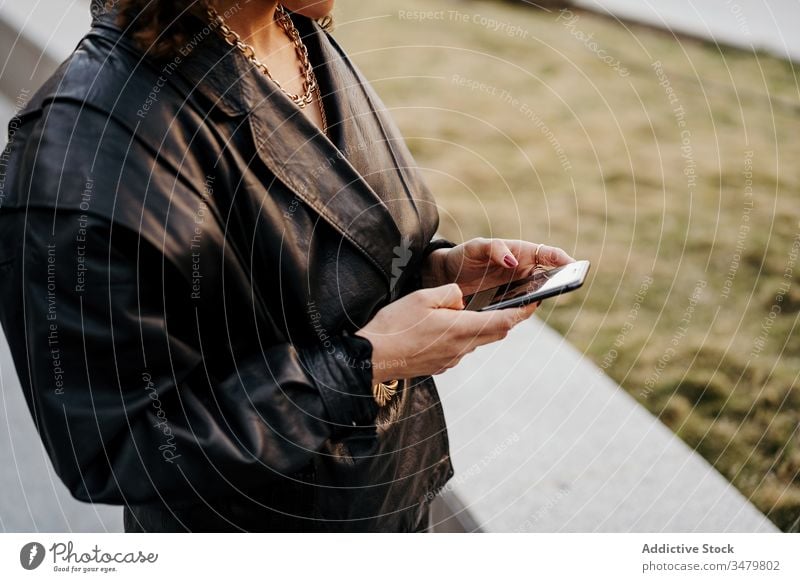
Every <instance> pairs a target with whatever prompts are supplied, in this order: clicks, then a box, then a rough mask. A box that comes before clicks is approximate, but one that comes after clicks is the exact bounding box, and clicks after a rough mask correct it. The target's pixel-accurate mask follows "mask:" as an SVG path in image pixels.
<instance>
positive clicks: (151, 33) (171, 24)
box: [92, 0, 333, 59]
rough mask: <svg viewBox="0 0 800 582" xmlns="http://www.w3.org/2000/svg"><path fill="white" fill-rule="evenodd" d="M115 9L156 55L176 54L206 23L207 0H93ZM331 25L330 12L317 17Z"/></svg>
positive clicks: (127, 31)
mask: <svg viewBox="0 0 800 582" xmlns="http://www.w3.org/2000/svg"><path fill="white" fill-rule="evenodd" d="M100 5H102V9H105V10H108V9H111V8H113V9H115V10H116V13H117V26H119V28H120V29H121V30H123V31H125V34H127V35H128V36H130V37H131V38H132V39H133V40H134V42H135V43H136V45H137V46H138V47H139V49H140V50H141V51H142V52H143V53H146V54H147V55H148V56H149V57H151V58H154V59H161V58H166V57H170V56H174V55H175V53H176V52H178V51H179V50H181V49H183V48H184V47H185V46H186V44H187V42H188V41H189V40H190V39H191V38H192V37H193V36H195V35H196V34H198V33H199V32H200V31H201V30H202V29H203V27H205V26H207V17H206V10H207V8H208V5H209V3H208V0H93V5H92V10H93V11H94V10H96V9H97V6H100ZM317 22H318V23H319V24H320V25H321V26H322V27H323V28H325V29H328V28H330V27H331V25H332V23H333V21H332V19H331V17H330V16H326V17H325V18H323V19H321V20H318V21H317Z"/></svg>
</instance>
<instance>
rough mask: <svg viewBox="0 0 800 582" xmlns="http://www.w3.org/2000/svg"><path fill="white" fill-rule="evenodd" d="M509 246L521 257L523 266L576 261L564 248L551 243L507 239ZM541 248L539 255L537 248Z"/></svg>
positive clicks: (553, 265) (552, 265) (554, 264)
mask: <svg viewBox="0 0 800 582" xmlns="http://www.w3.org/2000/svg"><path fill="white" fill-rule="evenodd" d="M504 242H505V243H506V245H507V246H508V248H510V249H511V251H512V252H513V253H514V254H515V255H516V257H517V258H518V259H519V262H520V264H521V265H522V267H535V266H537V265H544V266H546V267H559V266H561V265H566V264H569V263H573V262H575V259H573V258H572V257H571V256H569V255H568V254H567V253H566V252H565V251H564V250H563V249H560V248H558V247H553V246H550V245H545V244H542V245H540V244H539V243H532V242H528V241H524V240H505V241H504ZM537 249H539V254H538V256H537V254H536V250H537Z"/></svg>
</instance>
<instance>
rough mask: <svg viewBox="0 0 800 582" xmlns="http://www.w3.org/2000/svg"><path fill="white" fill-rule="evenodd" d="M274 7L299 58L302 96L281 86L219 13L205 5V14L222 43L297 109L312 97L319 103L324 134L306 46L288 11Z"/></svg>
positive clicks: (319, 96) (323, 116)
mask: <svg viewBox="0 0 800 582" xmlns="http://www.w3.org/2000/svg"><path fill="white" fill-rule="evenodd" d="M276 10H277V12H278V18H277V19H276V22H277V24H278V26H280V27H281V29H283V31H284V32H285V33H286V36H288V37H289V40H291V41H292V44H293V45H294V50H295V53H296V54H297V58H298V59H300V66H301V68H302V70H303V94H302V95H299V94H295V93H290V92H289V91H287V90H286V89H285V88H284V87H283V85H281V84H280V82H279V81H278V80H277V79H275V77H273V76H272V73H270V72H269V69H268V68H267V66H266V65H265V64H264V63H262V62H261V61H260V60H258V57H256V52H255V50H254V49H253V47H252V46H251V45H249V44H247V43H246V42H244V41H243V40H242V37H241V36H239V34H238V33H236V31H234V30H232V29H231V27H229V26H228V25H227V24H225V21H224V20H223V19H222V17H221V16H220V15H219V13H218V12H217V11H216V10H214V8H212V7H209V8H208V17H209V18H210V19H211V21H212V22H213V23H216V25H217V28H218V29H219V32H220V34H221V35H222V38H223V39H225V42H227V43H228V44H229V45H231V46H232V47H234V48H236V49H238V50H239V51H240V52H241V53H242V54H243V55H244V56H245V58H246V59H247V60H248V61H250V63H252V64H253V65H255V67H256V68H257V69H258V70H259V71H261V72H262V73H263V74H264V75H266V77H267V78H268V79H269V80H270V81H272V82H273V83H275V85H277V86H278V89H280V90H281V91H283V93H284V95H286V96H287V97H288V98H289V99H291V100H292V101H293V102H294V103H295V105H297V106H298V107H299V108H300V109H303V108H304V107H305V106H306V105H308V104H310V103H313V102H314V99H315V96H316V99H317V101H318V103H319V112H320V116H321V118H322V131H323V132H324V133H328V120H327V119H326V117H325V107H323V105H322V94H321V93H320V90H319V84H318V83H317V77H316V75H314V68H313V67H312V66H311V62H310V61H309V60H308V49H307V48H306V45H304V44H303V41H302V39H301V38H300V33H299V32H298V30H297V28H295V25H294V22H292V19H291V18H289V14H288V13H287V12H286V10H285V9H284V8H283V6H281V5H280V4H278V6H277V8H276Z"/></svg>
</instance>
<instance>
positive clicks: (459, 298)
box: [428, 283, 464, 309]
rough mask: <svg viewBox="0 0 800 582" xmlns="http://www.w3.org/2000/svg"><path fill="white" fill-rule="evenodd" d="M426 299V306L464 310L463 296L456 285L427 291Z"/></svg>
mask: <svg viewBox="0 0 800 582" xmlns="http://www.w3.org/2000/svg"><path fill="white" fill-rule="evenodd" d="M428 298H429V303H428V305H430V306H431V307H434V308H440V307H444V308H447V309H463V308H464V295H463V294H462V293H461V287H459V286H458V285H457V284H456V283H449V284H447V285H441V286H440V287H432V288H430V289H428Z"/></svg>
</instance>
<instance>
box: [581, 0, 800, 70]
mask: <svg viewBox="0 0 800 582" xmlns="http://www.w3.org/2000/svg"><path fill="white" fill-rule="evenodd" d="M574 2H575V4H577V5H579V6H581V7H584V8H587V9H590V10H593V11H595V12H599V13H601V14H610V15H612V16H615V17H619V18H622V19H627V20H632V21H635V22H642V23H644V24H649V25H652V26H657V27H659V28H666V29H668V30H672V31H674V32H675V33H678V34H689V35H692V36H697V37H700V38H706V39H709V40H712V41H716V42H718V43H720V44H729V45H731V46H736V47H740V48H744V49H747V50H753V49H760V50H765V51H767V52H769V53H772V54H774V55H776V56H779V57H781V58H784V59H792V60H794V61H800V35H798V34H797V31H796V29H797V26H798V24H800V2H798V0H574Z"/></svg>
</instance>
